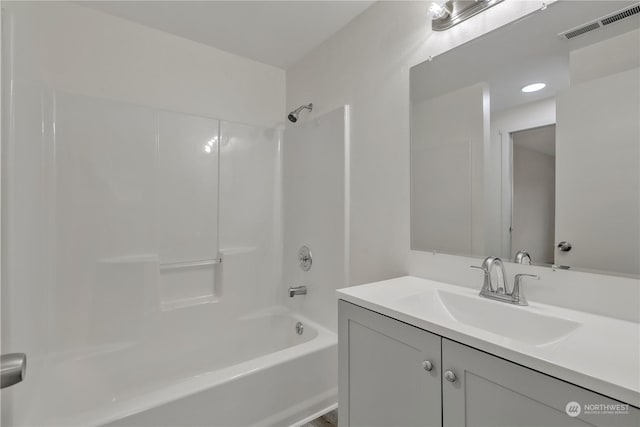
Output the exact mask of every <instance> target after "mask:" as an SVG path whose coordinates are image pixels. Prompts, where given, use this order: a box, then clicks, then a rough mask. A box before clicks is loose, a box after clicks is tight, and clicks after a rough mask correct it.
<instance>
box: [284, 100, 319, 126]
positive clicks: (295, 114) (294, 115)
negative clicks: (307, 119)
mask: <svg viewBox="0 0 640 427" xmlns="http://www.w3.org/2000/svg"><path fill="white" fill-rule="evenodd" d="M302 110H309V111H311V110H313V104H312V103H309V104H308V105H301V106H299V107H298V108H296V109H295V110H293V111H292V112H290V113H289V116H288V118H289V121H290V122H291V123H295V122H297V121H298V115H299V114H300V112H301V111H302Z"/></svg>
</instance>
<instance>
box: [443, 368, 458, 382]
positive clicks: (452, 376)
mask: <svg viewBox="0 0 640 427" xmlns="http://www.w3.org/2000/svg"><path fill="white" fill-rule="evenodd" d="M444 378H445V379H446V380H447V381H449V382H450V383H454V382H456V379H457V378H456V374H454V373H453V372H452V371H446V372H445V373H444Z"/></svg>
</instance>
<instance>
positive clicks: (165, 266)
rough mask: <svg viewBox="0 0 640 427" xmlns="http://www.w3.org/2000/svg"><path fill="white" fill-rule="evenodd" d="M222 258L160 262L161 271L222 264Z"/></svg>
mask: <svg viewBox="0 0 640 427" xmlns="http://www.w3.org/2000/svg"><path fill="white" fill-rule="evenodd" d="M221 263H222V258H213V259H201V260H196V261H179V262H165V263H160V271H162V270H176V269H181V268H192V267H205V266H207V265H214V264H221Z"/></svg>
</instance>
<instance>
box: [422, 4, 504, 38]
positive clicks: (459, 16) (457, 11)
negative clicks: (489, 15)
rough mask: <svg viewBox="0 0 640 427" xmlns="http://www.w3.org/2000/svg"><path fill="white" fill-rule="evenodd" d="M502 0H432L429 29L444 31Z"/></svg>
mask: <svg viewBox="0 0 640 427" xmlns="http://www.w3.org/2000/svg"><path fill="white" fill-rule="evenodd" d="M502 1H504V0H448V1H446V0H434V1H432V2H431V6H430V7H429V12H430V13H431V29H433V31H444V30H447V29H449V28H451V27H453V26H454V25H457V24H459V23H461V22H463V21H466V20H467V19H469V18H471V17H472V16H474V15H477V14H478V13H480V12H483V11H485V10H487V9H489V8H490V7H491V6H495V5H496V4H498V3H500V2H502Z"/></svg>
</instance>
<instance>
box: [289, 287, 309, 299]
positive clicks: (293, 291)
mask: <svg viewBox="0 0 640 427" xmlns="http://www.w3.org/2000/svg"><path fill="white" fill-rule="evenodd" d="M306 294H307V287H306V286H289V298H293V297H294V296H296V295H306Z"/></svg>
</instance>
